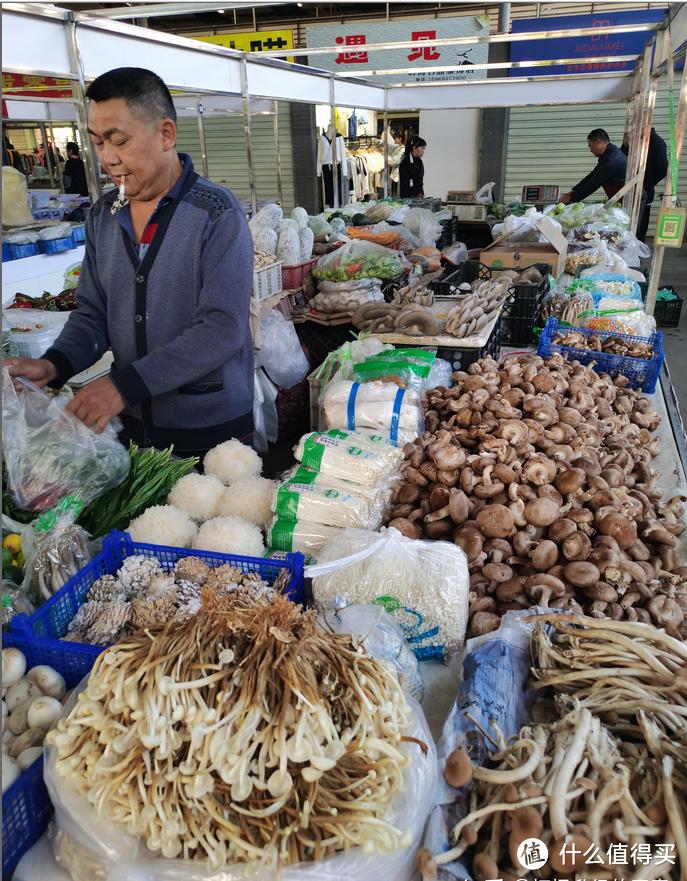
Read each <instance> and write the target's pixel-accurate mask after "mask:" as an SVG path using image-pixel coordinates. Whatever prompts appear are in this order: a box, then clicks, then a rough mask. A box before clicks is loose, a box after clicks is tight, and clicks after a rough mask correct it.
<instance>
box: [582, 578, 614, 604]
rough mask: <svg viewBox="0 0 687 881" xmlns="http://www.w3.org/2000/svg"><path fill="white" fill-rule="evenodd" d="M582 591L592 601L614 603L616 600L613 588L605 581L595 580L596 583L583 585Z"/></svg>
mask: <svg viewBox="0 0 687 881" xmlns="http://www.w3.org/2000/svg"><path fill="white" fill-rule="evenodd" d="M582 593H583V594H584V595H585V596H586V597H588V598H589V599H590V600H592V601H593V602H602V603H615V602H617V600H618V593H617V591H616V590H615V588H614V587H612V586H611V585H610V584H606V582H605V581H597V582H596V584H592V585H588V586H585V587H583V588H582Z"/></svg>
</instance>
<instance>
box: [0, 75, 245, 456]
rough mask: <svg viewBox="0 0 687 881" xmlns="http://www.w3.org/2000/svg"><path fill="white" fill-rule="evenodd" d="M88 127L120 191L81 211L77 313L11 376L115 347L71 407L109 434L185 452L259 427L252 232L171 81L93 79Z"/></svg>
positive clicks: (52, 379) (50, 373) (82, 364)
mask: <svg viewBox="0 0 687 881" xmlns="http://www.w3.org/2000/svg"><path fill="white" fill-rule="evenodd" d="M87 97H88V98H89V99H90V106H89V115H88V130H89V133H90V136H91V139H92V141H93V144H94V146H95V150H96V153H97V157H98V160H99V162H100V164H101V165H102V166H103V167H104V168H105V170H106V171H107V173H108V174H109V175H110V177H111V178H112V180H113V181H114V182H115V184H116V187H117V188H119V187H120V186H122V185H123V186H124V198H123V199H122V198H121V197H120V195H119V194H118V189H117V188H115V189H112V190H109V191H108V192H107V193H106V194H105V195H104V196H103V197H102V198H101V199H100V200H99V201H98V202H97V203H96V204H95V205H94V206H93V208H92V209H91V211H90V213H89V215H88V219H87V221H86V254H85V256H84V260H83V265H82V268H81V275H80V276H79V285H78V288H77V290H76V302H77V305H78V309H77V310H76V311H75V312H72V313H71V315H70V317H69V321H68V322H67V323H66V325H65V327H64V330H63V331H62V333H61V334H60V336H59V337H58V338H57V340H56V342H55V343H54V344H53V346H52V347H51V348H50V349H48V351H47V352H46V353H45V354H44V355H43V357H42V358H40V359H37V360H33V359H29V358H9V359H7V360H6V361H5V362H3V363H4V365H5V366H8V367H9V368H10V373H11V374H12V375H14V376H25V377H26V378H27V379H30V380H31V381H33V382H34V383H36V384H37V385H39V386H46V385H48V386H51V387H53V388H56V387H57V388H58V387H60V386H61V385H62V384H63V383H64V382H66V381H67V380H68V379H69V378H70V377H71V376H73V375H74V374H76V373H79V372H80V371H81V370H84V369H85V368H87V367H90V366H91V365H92V364H94V363H95V362H96V361H98V360H99V359H100V358H101V357H102V355H103V354H104V353H105V352H106V351H107V350H108V349H109V348H110V347H111V348H112V352H113V354H114V365H113V368H112V372H111V373H110V375H109V376H107V377H103V378H102V379H97V380H95V381H94V382H92V383H90V384H89V385H87V386H85V387H84V388H83V389H81V391H79V392H78V393H77V394H76V395H75V396H74V399H73V400H72V401H71V402H70V404H69V405H68V408H67V409H68V410H70V411H71V412H73V413H74V414H75V415H76V416H77V417H78V418H79V419H81V420H82V422H84V423H85V424H86V425H88V426H92V427H93V428H94V429H95V431H96V432H101V431H102V430H103V429H104V427H105V426H106V425H107V423H108V422H109V421H110V419H112V418H113V417H114V416H118V415H119V414H120V413H121V414H122V421H123V422H124V431H125V437H126V438H130V439H132V440H134V441H135V442H136V443H138V444H140V445H143V446H156V447H160V448H164V447H168V446H169V445H170V444H174V447H175V452H176V453H180V454H183V455H190V454H195V453H198V454H200V455H204V453H205V452H206V451H207V450H209V449H211V448H212V447H214V446H215V445H216V444H218V443H221V442H222V441H225V440H229V439H230V438H237V439H239V440H242V441H248V442H250V440H251V438H252V433H253V343H252V339H251V333H250V327H249V314H250V300H251V290H252V285H253V242H252V240H251V235H250V231H249V229H248V224H247V223H246V220H245V217H244V215H243V212H242V210H241V208H240V206H239V204H238V202H237V200H236V198H235V196H233V195H232V194H231V193H230V192H229V191H228V190H226V189H225V188H224V187H220V186H218V185H216V184H213V183H211V182H210V181H208V180H205V179H204V178H202V177H200V176H199V175H198V174H196V172H195V171H194V170H193V163H192V162H191V158H190V157H189V156H187V155H185V154H183V153H181V154H178V153H177V151H176V149H175V143H176V122H175V120H176V113H175V110H174V104H173V102H172V98H171V95H170V93H169V90H168V89H167V87H166V86H165V84H164V83H163V82H162V80H161V79H160V78H159V77H158V76H157V75H156V74H154V73H153V72H152V71H149V70H143V69H141V68H120V69H118V70H111V71H108V72H107V73H104V74H103V75H102V76H100V77H98V78H97V79H96V80H95V81H94V82H93V83H92V84H91V85H90V86H89V88H88V93H87Z"/></svg>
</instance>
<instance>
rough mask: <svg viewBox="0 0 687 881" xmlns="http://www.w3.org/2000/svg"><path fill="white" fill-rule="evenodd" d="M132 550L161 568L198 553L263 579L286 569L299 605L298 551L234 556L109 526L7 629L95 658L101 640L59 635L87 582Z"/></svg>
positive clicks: (106, 572) (289, 593) (302, 591)
mask: <svg viewBox="0 0 687 881" xmlns="http://www.w3.org/2000/svg"><path fill="white" fill-rule="evenodd" d="M134 554H143V555H144V556H146V557H157V559H158V560H159V561H160V563H161V564H162V567H163V568H164V569H167V570H171V569H172V568H173V567H174V565H175V563H176V562H177V560H179V559H181V558H182V557H199V558H200V559H201V560H204V561H205V562H206V563H207V564H208V565H209V566H212V567H217V566H223V565H224V564H225V563H229V564H230V565H231V566H236V568H237V569H240V570H241V571H242V572H249V571H255V570H257V571H258V572H259V573H260V575H261V577H262V578H263V580H264V581H266V582H267V583H268V584H273V583H274V582H275V581H276V579H277V577H278V576H279V573H280V572H281V571H282V569H289V570H290V571H291V572H292V573H293V575H292V578H291V584H290V585H289V589H288V591H287V596H288V597H289V598H290V599H291V600H293V602H295V603H301V604H303V605H305V580H304V577H303V567H304V558H303V555H302V554H287V556H286V559H285V560H265V559H262V558H261V557H239V556H237V555H235V554H216V553H214V552H212V551H193V550H189V549H188V548H172V547H165V546H163V545H148V544H139V543H138V542H134V541H133V540H132V539H131V536H130V535H129V534H128V533H127V532H118V531H117V530H116V529H113V530H112V532H111V533H110V534H109V535H107V536H105V538H104V539H103V549H102V551H101V553H99V554H98V556H97V557H94V558H93V559H92V560H91V562H90V563H88V564H87V565H86V566H84V567H83V569H82V570H81V571H80V572H78V573H77V574H76V575H75V576H74V577H73V578H72V579H70V580H69V581H68V582H67V583H66V584H65V586H64V587H63V588H61V589H60V590H58V591H57V593H56V594H55V596H53V597H51V598H50V599H49V600H48V601H47V602H45V603H43V605H42V606H39V607H38V609H37V610H36V611H35V612H34V613H33V615H31V616H28V615H24V614H20V615H16V616H15V617H14V618H13V619H12V632H13V633H17V634H18V635H21V636H23V637H25V638H26V639H29V640H37V641H38V642H39V643H41V644H44V645H45V646H46V648H47V649H50V648H52V649H53V650H59V648H60V647H62V646H68V647H69V648H70V649H72V648H77V647H78V648H79V649H80V650H81V651H82V652H83V653H84V654H85V655H86V656H87V657H90V658H92V659H93V660H95V658H97V657H98V655H99V654H100V652H102V651H103V647H102V646H98V645H85V644H83V643H74V642H63V641H61V640H63V638H64V637H65V636H66V635H67V633H68V627H69V623H70V621H71V620H72V618H73V617H74V615H75V614H76V611H77V609H78V608H79V606H80V605H81V604H82V603H83V602H85V600H86V594H87V593H88V591H89V590H90V589H91V587H92V585H93V584H94V583H95V582H96V581H97V580H98V578H100V577H101V576H102V575H116V573H117V571H118V569H120V567H121V565H122V563H123V562H124V560H125V559H126V558H127V557H131V556H133V555H134ZM91 663H92V662H91Z"/></svg>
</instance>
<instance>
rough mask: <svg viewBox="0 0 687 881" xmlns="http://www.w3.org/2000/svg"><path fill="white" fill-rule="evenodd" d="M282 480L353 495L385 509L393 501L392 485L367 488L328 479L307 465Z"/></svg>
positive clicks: (294, 469) (380, 484) (292, 470)
mask: <svg viewBox="0 0 687 881" xmlns="http://www.w3.org/2000/svg"><path fill="white" fill-rule="evenodd" d="M354 476H355V475H354ZM281 479H282V480H283V481H285V482H286V481H288V480H292V481H295V482H296V483H304V484H307V485H309V486H314V487H317V488H318V489H335V490H337V491H338V492H340V493H353V494H354V495H356V496H358V497H359V498H361V499H366V500H367V501H368V502H370V503H373V504H376V505H377V506H378V507H384V506H385V505H387V504H388V503H389V501H390V500H391V483H388V482H387V483H383V482H380V483H378V484H374V485H373V486H365V485H363V484H361V483H355V482H354V481H351V480H337V479H336V478H335V477H328V476H327V475H326V474H322V472H320V471H314V470H313V469H312V468H308V467H307V466H305V465H294V466H293V468H291V469H290V470H289V471H287V472H286V473H285V474H283V475H282V477H281Z"/></svg>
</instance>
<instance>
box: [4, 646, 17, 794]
mask: <svg viewBox="0 0 687 881" xmlns="http://www.w3.org/2000/svg"><path fill="white" fill-rule="evenodd" d="M5 651H6V649H5V650H4V651H3V654H4V653H5ZM3 666H4V664H3ZM20 774H21V770H20V768H19V765H18V764H17V763H16V762H15V761H14V759H12V758H10V757H9V756H8V755H6V754H5V753H3V754H2V791H3V792H4V791H5V790H6V789H7V788H8V787H9V786H11V785H12V784H13V783H14V781H15V780H17V779H18V777H19V776H20Z"/></svg>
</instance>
